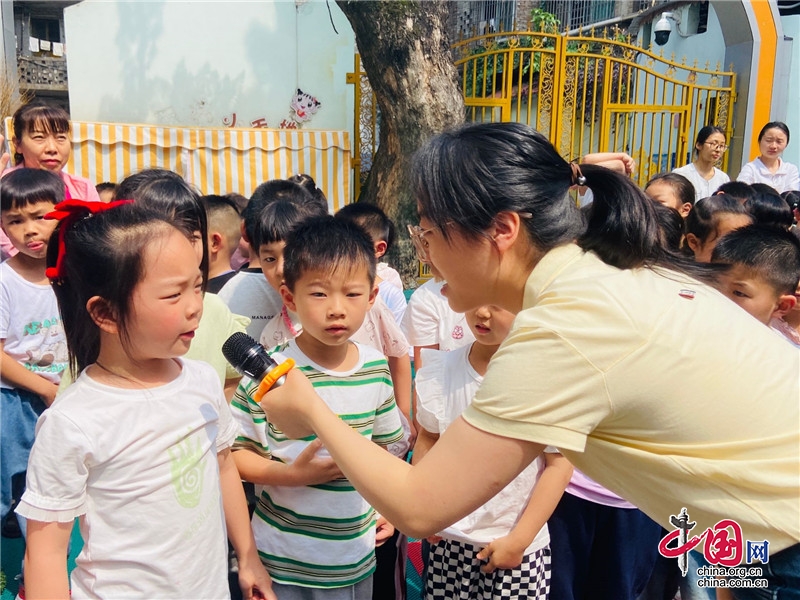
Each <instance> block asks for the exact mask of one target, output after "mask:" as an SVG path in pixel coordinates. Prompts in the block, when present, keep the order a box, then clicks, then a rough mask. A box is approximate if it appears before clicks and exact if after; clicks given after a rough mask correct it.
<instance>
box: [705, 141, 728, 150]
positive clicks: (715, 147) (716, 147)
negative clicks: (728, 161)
mask: <svg viewBox="0 0 800 600" xmlns="http://www.w3.org/2000/svg"><path fill="white" fill-rule="evenodd" d="M703 145H705V146H708V147H709V148H711V149H712V150H719V151H720V152H725V151H726V150H727V149H728V145H727V144H719V143H717V142H703Z"/></svg>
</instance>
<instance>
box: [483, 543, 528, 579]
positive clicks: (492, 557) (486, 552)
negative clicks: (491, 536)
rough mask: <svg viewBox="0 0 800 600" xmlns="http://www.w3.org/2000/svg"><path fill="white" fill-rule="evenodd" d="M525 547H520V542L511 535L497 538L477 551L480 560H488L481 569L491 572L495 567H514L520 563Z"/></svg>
mask: <svg viewBox="0 0 800 600" xmlns="http://www.w3.org/2000/svg"><path fill="white" fill-rule="evenodd" d="M525 548H527V546H525V547H522V548H520V544H519V543H518V542H517V541H516V540H515V539H514V538H513V537H512V536H511V535H506V536H504V537H501V538H497V539H496V540H494V541H493V542H491V543H490V544H489V545H488V546H486V548H484V549H483V550H481V551H480V552H478V558H479V559H480V560H486V561H488V562H487V563H486V564H485V565H483V566H482V567H481V571H483V572H484V573H491V572H492V571H494V570H495V569H515V568H516V567H518V566H520V565H521V564H522V558H523V557H524V555H525Z"/></svg>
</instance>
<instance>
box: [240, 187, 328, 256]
mask: <svg viewBox="0 0 800 600" xmlns="http://www.w3.org/2000/svg"><path fill="white" fill-rule="evenodd" d="M276 200H288V201H290V202H295V203H296V204H309V203H313V202H316V201H315V199H314V197H313V196H312V195H311V192H309V191H308V190H306V189H305V188H304V187H303V186H301V185H300V184H298V183H295V182H293V181H288V180H286V179H272V180H270V181H266V182H264V183H262V184H261V185H259V186H258V187H257V188H256V189H255V190H254V191H253V195H252V196H250V200H249V201H248V203H247V206H245V207H244V210H242V213H241V214H242V219H243V220H244V235H245V237H246V238H247V241H248V242H249V243H250V246H251V247H252V248H253V249H254V250H256V251H258V247H259V246H260V245H261V244H259V243H257V242H256V227H258V220H259V216H260V215H261V211H262V210H264V207H265V206H267V205H268V204H271V203H272V202H275V201H276ZM326 208H327V207H326Z"/></svg>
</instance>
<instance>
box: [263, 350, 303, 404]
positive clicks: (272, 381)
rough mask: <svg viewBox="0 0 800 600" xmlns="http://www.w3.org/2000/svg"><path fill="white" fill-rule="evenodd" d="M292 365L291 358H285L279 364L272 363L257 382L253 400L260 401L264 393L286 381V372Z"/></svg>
mask: <svg viewBox="0 0 800 600" xmlns="http://www.w3.org/2000/svg"><path fill="white" fill-rule="evenodd" d="M292 367H294V360H293V359H291V358H287V359H286V360H284V361H283V362H282V363H280V364H275V365H273V366H272V367H271V368H270V369H269V370H268V371H267V374H266V375H264V378H263V379H262V380H261V383H259V384H258V389H257V390H256V392H255V394H253V400H255V401H256V403H260V402H261V399H262V398H263V397H264V394H266V393H267V392H268V391H270V390H271V389H272V388H274V387H279V386H281V385H283V383H284V382H285V381H286V373H288V372H289V371H290V370H291V369H292Z"/></svg>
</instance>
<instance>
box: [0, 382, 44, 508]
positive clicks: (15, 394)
mask: <svg viewBox="0 0 800 600" xmlns="http://www.w3.org/2000/svg"><path fill="white" fill-rule="evenodd" d="M45 408H47V405H45V403H44V401H43V400H42V398H41V396H39V395H38V394H34V393H33V392H29V391H28V390H22V389H18V388H15V389H11V388H0V518H3V517H5V516H6V514H7V513H8V511H9V509H10V508H11V501H12V499H13V498H12V495H13V492H14V489H13V485H12V481H13V480H14V479H15V478H16V479H18V480H21V485H20V486H19V490H18V494H17V495H19V494H20V493H21V490H22V489H24V483H25V472H26V471H27V469H28V457H29V456H30V453H31V448H32V447H33V435H34V432H35V431H36V421H37V420H38V419H39V415H41V414H42V413H43V412H44V410H45Z"/></svg>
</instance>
